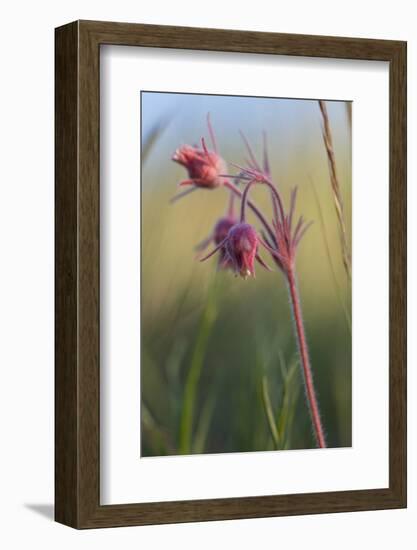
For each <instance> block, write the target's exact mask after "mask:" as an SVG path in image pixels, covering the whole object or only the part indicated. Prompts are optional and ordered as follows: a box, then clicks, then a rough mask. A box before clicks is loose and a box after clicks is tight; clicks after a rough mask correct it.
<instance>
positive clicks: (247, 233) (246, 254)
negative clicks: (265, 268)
mask: <svg viewBox="0 0 417 550" xmlns="http://www.w3.org/2000/svg"><path fill="white" fill-rule="evenodd" d="M258 242H259V241H258V235H257V234H256V231H255V229H254V228H253V227H252V226H251V225H249V224H248V223H238V224H236V225H234V226H233V227H232V228H231V229H230V231H229V233H228V237H227V241H226V253H227V257H228V258H229V260H230V262H231V263H232V266H233V270H234V272H235V273H236V274H238V275H240V276H241V277H243V278H244V279H246V277H250V276H252V277H254V276H255V267H254V263H255V257H256V255H257V253H258Z"/></svg>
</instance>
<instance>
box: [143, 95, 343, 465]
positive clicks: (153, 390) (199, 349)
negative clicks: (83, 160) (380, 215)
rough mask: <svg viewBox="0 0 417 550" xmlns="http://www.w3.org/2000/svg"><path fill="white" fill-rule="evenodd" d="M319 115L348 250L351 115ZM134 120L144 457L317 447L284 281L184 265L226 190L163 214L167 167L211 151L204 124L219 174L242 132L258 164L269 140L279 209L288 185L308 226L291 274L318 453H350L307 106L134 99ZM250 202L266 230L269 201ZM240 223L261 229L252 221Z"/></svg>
mask: <svg viewBox="0 0 417 550" xmlns="http://www.w3.org/2000/svg"><path fill="white" fill-rule="evenodd" d="M326 105H327V109H328V113H329V119H330V124H331V130H332V134H333V142H334V149H335V155H336V162H337V169H338V176H339V181H340V185H341V189H342V195H343V201H344V207H345V216H346V223H347V229H348V236H349V246H350V234H351V110H350V104H349V103H346V102H342V101H340V102H336V101H328V102H327V103H326ZM141 113H142V114H141V144H142V156H141V190H142V193H141V197H142V205H141V210H142V227H141V238H142V254H141V266H142V269H141V294H142V300H141V303H142V311H141V423H140V424H141V425H140V434H141V455H142V456H160V455H173V454H194V453H219V452H248V451H268V450H273V449H307V448H312V447H315V440H314V435H313V432H312V429H311V422H310V417H309V411H308V408H307V404H306V401H305V397H304V390H303V386H302V374H301V370H300V366H299V363H298V357H297V350H296V342H295V339H294V333H293V321H292V317H291V311H290V307H289V301H288V295H287V289H286V285H285V281H284V278H283V276H282V275H281V273H279V272H278V271H276V272H275V271H274V272H273V273H268V272H266V271H264V270H263V269H262V268H261V267H260V266H258V267H257V273H256V279H248V280H246V281H244V280H242V279H240V278H235V277H234V276H233V275H232V274H231V273H230V272H217V271H216V259H215V258H213V259H212V260H209V261H207V262H205V263H200V262H198V261H196V260H195V250H194V248H195V245H196V244H197V243H199V242H200V241H201V240H203V239H204V238H206V237H207V236H208V235H209V234H210V233H211V231H212V228H213V226H214V224H215V222H216V221H217V219H218V218H219V217H220V216H222V215H223V213H224V212H225V209H226V204H227V200H228V192H227V190H226V189H221V188H220V189H216V190H200V189H199V190H197V191H195V192H193V193H191V194H190V195H189V196H187V197H185V198H183V199H181V200H180V201H178V202H177V203H175V204H170V199H171V198H172V197H173V196H174V195H175V194H176V192H177V191H178V189H177V184H178V182H179V181H180V180H181V179H184V178H185V177H186V172H185V170H184V169H183V168H182V167H181V166H179V165H177V164H175V163H174V162H172V161H171V160H170V159H171V156H172V153H173V152H174V151H175V149H176V148H177V147H178V146H180V145H182V144H192V145H194V144H197V143H199V142H200V139H201V136H205V137H206V138H207V142H208V143H210V142H209V140H208V130H207V123H206V117H207V113H210V115H211V120H212V124H213V126H214V130H215V133H216V137H217V143H218V146H219V149H220V153H221V155H222V157H223V158H224V159H225V160H226V161H228V162H229V163H231V162H233V163H237V164H244V162H245V161H244V159H245V157H246V156H247V153H246V151H245V148H244V145H243V142H242V139H241V137H240V135H239V131H240V130H241V131H243V132H244V133H245V134H246V136H247V137H248V139H249V141H250V142H251V144H252V146H253V149H254V151H255V153H256V154H257V156H258V158H261V155H262V132H263V131H265V132H266V133H267V136H268V149H269V157H270V163H271V169H272V174H273V179H274V182H275V183H276V184H277V185H278V186H279V188H280V190H281V192H282V194H283V197H284V201H285V202H286V203H287V204H288V198H289V193H290V190H291V188H292V187H293V186H295V185H297V186H298V189H299V191H298V203H297V204H298V206H297V213H298V215H300V214H302V215H303V216H304V217H305V218H306V219H308V220H313V221H314V224H313V226H312V227H311V228H310V229H309V230H308V232H307V234H306V236H305V237H304V239H303V241H302V243H301V245H300V247H299V252H298V260H297V271H298V279H299V288H300V294H301V300H302V307H303V314H304V322H305V329H306V334H307V339H308V345H309V350H310V356H311V363H312V368H313V374H314V380H315V386H316V390H317V394H318V398H319V403H320V408H321V415H322V420H323V424H324V427H325V431H326V436H327V443H328V446H329V447H347V446H350V445H351V439H352V434H351V415H352V407H351V401H352V400H351V387H352V384H351V329H350V308H351V284H350V281H349V280H348V277H347V276H346V273H345V271H344V268H343V263H342V255H341V248H340V240H339V234H338V223H337V217H336V213H335V208H334V201H333V195H332V192H331V187H330V179H329V172H328V165H327V156H326V150H325V147H324V144H323V139H322V130H321V128H322V119H321V115H320V110H319V106H318V102H317V101H316V100H298V99H297V100H292V99H280V98H248V97H235V96H233V97H232V96H207V95H191V94H175V93H157V92H142V93H141ZM229 172H233V173H235V171H234V169H233V166H231V165H230V164H229ZM251 197H252V198H253V200H255V201H256V203H257V204H258V205H259V206H260V207H261V208H262V209H263V210H264V211H265V212H266V213H267V214H268V217H269V216H270V205H269V200H268V193H266V191H265V190H264V189H262V188H261V187H260V186H258V187H256V188H255V189H253V190H252V192H251ZM248 221H250V222H252V223H254V225H255V226H256V227H259V224H258V222H257V219H256V218H255V217H254V216H253V215H252V213H251V212H250V211H248ZM262 256H263V257H264V259H265V260H267V262H268V263H269V264H270V265H272V261H271V259H270V258H268V254H267V253H266V252H265V251H263V252H262ZM274 426H275V430H276V434H278V436H279V441H278V442H277V441H276V438H275V440H274V437H273V433H272V432H273V430H274Z"/></svg>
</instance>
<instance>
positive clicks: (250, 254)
mask: <svg viewBox="0 0 417 550" xmlns="http://www.w3.org/2000/svg"><path fill="white" fill-rule="evenodd" d="M258 247H259V238H258V234H257V233H256V230H255V229H254V227H252V226H251V225H250V224H248V223H245V222H241V223H237V224H235V225H233V226H232V227H231V228H230V229H229V231H228V233H227V236H226V237H225V238H224V239H223V240H222V241H220V243H219V244H218V245H217V246H216V248H215V249H214V250H213V251H212V252H210V254H208V255H207V256H205V257H204V258H202V259H201V260H200V261H202V262H203V261H205V260H207V259H208V258H210V257H211V256H212V255H213V254H215V253H216V252H220V254H223V255H224V261H226V262H227V265H228V266H229V267H231V268H232V270H233V271H234V272H235V274H236V275H240V276H241V277H243V278H244V279H246V278H247V277H250V276H252V277H254V276H255V266H254V263H255V259H256V260H258V262H259V263H260V264H261V265H262V266H263V267H264V268H265V269H268V270H269V268H268V266H267V265H266V264H265V263H264V261H263V260H262V259H261V258H260V256H259V255H258Z"/></svg>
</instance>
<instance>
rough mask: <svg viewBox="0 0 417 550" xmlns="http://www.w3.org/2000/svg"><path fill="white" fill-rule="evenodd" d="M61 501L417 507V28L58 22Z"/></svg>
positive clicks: (265, 510)
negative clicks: (410, 402)
mask: <svg viewBox="0 0 417 550" xmlns="http://www.w3.org/2000/svg"><path fill="white" fill-rule="evenodd" d="M55 106H56V372H55V374H56V388H55V390H56V391H55V396H56V434H55V435H56V443H55V448H56V503H55V509H56V520H57V521H59V522H61V523H64V524H66V525H69V526H72V527H75V528H99V527H112V526H114V527H115V526H124V525H144V524H156V523H173V522H187V521H207V520H221V519H235V518H255V517H266V516H284V515H295V514H313V513H327V512H342V511H360V510H378V509H386V508H403V507H405V506H406V44H405V43H404V42H397V41H384V40H369V39H357V38H334V37H324V36H304V35H289V34H274V33H257V32H248V31H229V30H215V29H196V28H186V27H184V28H179V27H164V26H153V25H139V24H123V23H109V22H106V23H104V22H92V21H77V22H74V23H70V24H68V25H65V26H63V27H59V28H58V29H56V105H55Z"/></svg>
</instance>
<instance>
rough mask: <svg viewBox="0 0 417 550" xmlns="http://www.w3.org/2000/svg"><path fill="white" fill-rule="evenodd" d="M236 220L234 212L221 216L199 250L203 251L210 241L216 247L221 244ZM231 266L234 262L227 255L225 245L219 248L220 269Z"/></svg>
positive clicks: (198, 247)
mask: <svg viewBox="0 0 417 550" xmlns="http://www.w3.org/2000/svg"><path fill="white" fill-rule="evenodd" d="M236 222H237V220H236V217H235V216H234V214H233V213H230V214H228V215H227V216H224V217H223V218H220V219H219V220H218V221H217V223H216V225H215V226H214V229H213V232H212V234H211V235H210V236H209V237H208V238H207V239H204V241H202V242H201V243H200V244H198V245H197V247H196V249H197V250H198V251H199V252H202V251H203V250H205V249H206V248H207V246H208V245H209V244H210V243H214V245H215V246H216V247H217V245H220V244H221V243H222V242H223V241H224V240H225V239H226V237H227V235H228V233H229V230H230V229H231V228H232V227H233V226H234V225H235V224H236ZM230 267H232V264H231V262H230V259H229V258H228V256H227V252H226V246H225V245H223V246H221V247H220V248H219V262H218V269H228V268H230Z"/></svg>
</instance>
